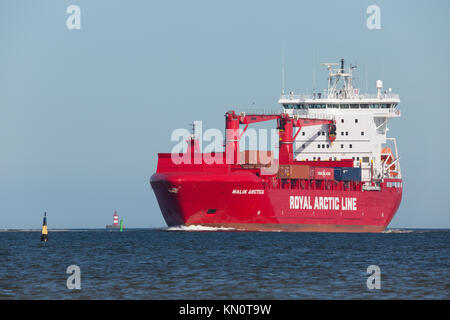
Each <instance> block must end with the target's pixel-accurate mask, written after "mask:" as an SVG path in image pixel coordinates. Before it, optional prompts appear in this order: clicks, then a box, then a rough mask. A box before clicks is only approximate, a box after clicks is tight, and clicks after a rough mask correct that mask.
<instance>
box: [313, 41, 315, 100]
mask: <svg viewBox="0 0 450 320" xmlns="http://www.w3.org/2000/svg"><path fill="white" fill-rule="evenodd" d="M315 92H316V48H313V94H314V93H315Z"/></svg>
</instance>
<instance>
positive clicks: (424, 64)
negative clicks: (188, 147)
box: [0, 0, 450, 229]
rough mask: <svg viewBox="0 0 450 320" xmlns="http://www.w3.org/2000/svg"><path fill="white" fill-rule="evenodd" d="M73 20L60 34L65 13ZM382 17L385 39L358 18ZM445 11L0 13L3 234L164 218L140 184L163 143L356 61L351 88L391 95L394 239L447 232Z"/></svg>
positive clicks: (157, 7)
mask: <svg viewBox="0 0 450 320" xmlns="http://www.w3.org/2000/svg"><path fill="white" fill-rule="evenodd" d="M71 4H75V5H78V6H79V7H80V8H81V29H80V30H69V29H67V27H66V19H67V17H68V16H69V15H68V14H67V13H66V8H67V7H68V6H69V5H71ZM371 4H376V5H378V6H379V7H380V9H381V29H380V30H369V29H367V27H366V19H367V17H368V15H367V14H366V9H367V7H368V6H369V5H371ZM449 16H450V2H448V1H444V0H443V1H376V2H375V1H361V0H359V1H358V0H355V1H344V2H338V1H309V2H306V1H272V2H267V1H111V0H108V1H102V0H96V1H86V0H71V1H63V0H58V1H57V0H54V1H50V0H48V1H31V0H30V1H23V0H14V1H13V0H5V1H1V2H0V41H1V49H0V147H1V151H0V152H1V153H0V154H1V157H0V229H2V228H38V227H39V225H40V224H41V221H42V213H43V211H47V212H48V221H49V227H53V228H55V227H58V228H82V227H104V225H105V224H107V223H110V222H111V220H112V213H113V211H114V210H117V211H118V212H119V214H120V215H121V217H122V218H123V219H124V221H125V224H126V226H128V227H160V226H164V225H165V223H164V220H163V219H162V215H161V213H160V211H159V208H158V205H157V202H156V199H155V196H154V194H153V192H152V190H151V188H150V186H149V183H148V181H149V178H150V176H151V175H152V173H153V172H154V171H155V169H156V160H157V156H156V155H157V152H169V151H170V150H171V148H172V146H173V144H174V143H173V142H171V141H170V134H171V132H172V130H173V129H175V128H183V127H186V128H187V127H188V124H189V123H191V122H192V121H193V120H202V121H203V127H204V129H206V128H222V127H223V125H224V123H223V113H224V112H225V111H227V110H229V109H236V110H242V109H245V108H248V107H249V106H251V105H252V103H255V106H256V107H261V108H263V107H264V108H276V107H277V100H278V98H279V94H280V91H281V68H280V65H281V52H282V49H283V48H284V50H285V57H286V88H287V90H294V91H296V92H298V91H303V92H306V91H308V90H309V91H311V89H312V73H313V66H312V61H313V52H315V56H316V58H315V61H316V64H317V66H316V84H317V86H318V87H322V88H323V87H325V86H326V72H325V71H324V70H322V69H321V68H320V66H319V63H320V62H330V61H338V59H340V58H341V57H344V58H346V59H347V61H348V62H357V64H358V68H359V69H358V71H357V75H356V76H357V78H356V85H357V86H358V85H359V87H360V88H361V89H365V80H364V79H365V70H367V80H368V85H369V89H370V90H372V91H375V90H374V83H375V80H377V79H382V80H383V81H384V84H385V86H386V87H392V88H393V91H394V92H396V93H399V94H400V97H401V103H400V105H399V107H400V109H401V110H402V117H401V118H400V119H394V120H392V121H391V122H390V131H389V135H390V136H393V137H396V138H397V143H398V147H399V152H400V156H401V164H402V170H403V176H404V186H405V188H404V197H403V201H402V204H401V207H400V209H399V211H398V213H397V215H396V216H395V218H394V219H393V221H392V223H391V225H390V226H391V227H424V228H426V227H436V228H439V227H440V228H449V227H450V210H449V208H450V197H449V187H448V183H449V181H450V174H449V172H450V169H449V167H448V165H449V156H450V154H449V142H448V139H449V137H450V129H449V125H448V122H449V119H450V103H449V102H450V95H449V90H448V88H449V84H450V83H449V74H450V59H449V53H450V40H449V39H450V37H449V31H450V20H449V19H448V17H449Z"/></svg>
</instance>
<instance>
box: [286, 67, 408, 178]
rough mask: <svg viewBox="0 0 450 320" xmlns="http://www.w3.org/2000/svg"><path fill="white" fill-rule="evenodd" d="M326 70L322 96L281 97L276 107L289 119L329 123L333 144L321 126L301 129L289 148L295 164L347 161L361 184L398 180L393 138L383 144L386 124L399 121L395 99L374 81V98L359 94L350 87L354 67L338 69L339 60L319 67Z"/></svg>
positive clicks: (396, 154)
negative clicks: (331, 122) (359, 171)
mask: <svg viewBox="0 0 450 320" xmlns="http://www.w3.org/2000/svg"><path fill="white" fill-rule="evenodd" d="M323 65H325V66H326V67H327V68H328V88H327V89H325V90H324V91H323V93H314V94H312V95H296V94H294V93H293V92H290V93H289V94H282V96H281V98H280V99H279V101H278V102H279V103H280V104H281V105H282V106H283V108H284V109H285V111H286V112H287V113H288V114H290V115H295V116H299V117H306V118H324V119H333V120H334V121H335V123H336V127H337V130H336V132H335V134H336V139H335V141H330V140H329V137H328V128H327V127H326V126H322V127H320V128H318V127H311V128H305V129H303V130H302V132H301V134H299V135H298V136H297V139H296V141H295V145H294V156H295V159H297V160H299V161H302V160H313V161H315V160H337V159H352V160H353V162H354V166H360V167H361V168H362V180H363V181H370V180H371V178H373V179H377V180H379V179H381V178H383V177H384V178H389V177H394V176H395V177H398V178H401V170H400V162H399V155H398V150H397V143H396V140H395V138H392V137H391V138H387V137H386V135H387V132H388V130H389V129H388V122H389V120H390V119H392V118H397V117H400V116H401V112H400V110H399V109H398V108H397V105H398V104H399V103H400V99H399V95H398V94H394V93H392V89H391V88H389V89H387V90H383V83H382V81H381V80H378V81H376V89H377V93H376V94H367V93H364V94H362V93H360V90H359V89H357V88H354V87H353V70H354V69H355V67H354V66H351V65H350V67H349V68H348V69H345V68H344V60H343V59H342V60H341V61H340V64H338V63H325V64H323Z"/></svg>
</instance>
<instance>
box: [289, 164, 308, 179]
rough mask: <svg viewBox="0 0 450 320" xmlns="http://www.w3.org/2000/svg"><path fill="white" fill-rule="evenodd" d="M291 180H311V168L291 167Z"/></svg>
mask: <svg viewBox="0 0 450 320" xmlns="http://www.w3.org/2000/svg"><path fill="white" fill-rule="evenodd" d="M291 178H292V179H309V178H310V170H309V166H303V165H291Z"/></svg>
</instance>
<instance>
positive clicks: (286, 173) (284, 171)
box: [278, 164, 291, 179]
mask: <svg viewBox="0 0 450 320" xmlns="http://www.w3.org/2000/svg"><path fill="white" fill-rule="evenodd" d="M278 178H280V179H290V178H291V166H290V165H288V164H280V166H279V168H278Z"/></svg>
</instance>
